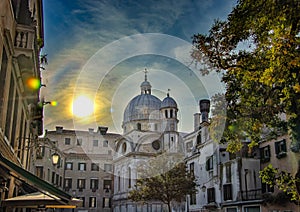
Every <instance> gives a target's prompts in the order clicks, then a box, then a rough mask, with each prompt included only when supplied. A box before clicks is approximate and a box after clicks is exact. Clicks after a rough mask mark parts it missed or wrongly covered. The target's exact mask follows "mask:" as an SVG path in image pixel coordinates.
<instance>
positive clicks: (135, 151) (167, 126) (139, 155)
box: [113, 71, 184, 212]
mask: <svg viewBox="0 0 300 212" xmlns="http://www.w3.org/2000/svg"><path fill="white" fill-rule="evenodd" d="M140 88H141V93H140V94H139V95H137V96H135V97H134V98H133V99H132V100H131V101H130V102H129V103H128V105H127V107H126V109H125V111H124V117H123V123H122V128H123V135H122V137H121V138H120V139H118V140H117V141H116V154H115V156H114V159H113V163H114V175H115V179H114V196H113V207H114V211H115V212H121V211H162V210H163V207H165V206H164V205H163V204H162V203H161V202H148V203H147V204H143V205H141V204H139V203H135V202H132V201H131V200H130V199H128V193H129V191H130V190H131V189H133V187H134V185H135V182H136V179H137V178H138V171H137V167H138V166H140V165H143V164H145V163H147V161H148V160H149V159H153V158H154V157H156V156H158V155H160V154H161V153H163V152H164V153H165V152H167V153H171V154H172V153H174V154H179V155H182V159H183V156H184V152H183V149H184V144H183V138H182V136H181V134H180V133H179V132H178V122H179V120H178V118H177V114H178V107H177V103H176V101H175V100H174V99H173V98H172V97H170V95H169V93H168V94H167V96H166V97H165V98H164V99H163V100H160V99H159V98H157V97H156V96H154V95H153V94H152V93H151V84H150V82H149V81H148V80H147V72H146V71H145V80H144V81H143V82H142V83H141V85H140Z"/></svg>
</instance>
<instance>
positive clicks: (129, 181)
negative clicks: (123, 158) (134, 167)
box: [128, 167, 131, 188]
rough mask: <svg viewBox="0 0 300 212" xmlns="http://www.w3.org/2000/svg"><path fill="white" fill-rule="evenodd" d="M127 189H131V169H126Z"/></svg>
mask: <svg viewBox="0 0 300 212" xmlns="http://www.w3.org/2000/svg"><path fill="white" fill-rule="evenodd" d="M128 188H131V168H130V167H128Z"/></svg>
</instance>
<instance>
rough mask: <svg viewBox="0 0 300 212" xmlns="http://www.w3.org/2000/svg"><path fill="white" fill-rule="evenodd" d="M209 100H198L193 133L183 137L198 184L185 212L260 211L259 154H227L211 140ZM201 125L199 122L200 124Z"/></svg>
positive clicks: (245, 152) (188, 164) (189, 164)
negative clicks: (198, 107) (197, 111)
mask: <svg viewBox="0 0 300 212" xmlns="http://www.w3.org/2000/svg"><path fill="white" fill-rule="evenodd" d="M209 105H210V103H209V100H200V103H199V106H200V113H197V114H195V115H194V126H195V127H194V131H193V132H192V133H190V134H188V135H186V136H184V142H185V151H186V158H185V161H186V163H187V166H188V167H189V170H190V171H191V172H193V173H194V175H195V177H196V180H197V185H198V187H197V189H198V192H197V193H195V194H191V195H189V196H188V197H187V211H202V212H206V211H224V212H238V211H243V212H247V211H255V212H260V211H262V202H263V200H262V195H261V181H260V179H259V171H260V159H259V154H257V153H255V152H253V153H249V150H248V148H247V144H248V143H245V145H244V147H243V148H242V150H241V152H239V153H237V154H231V153H229V152H226V146H225V145H221V144H219V143H217V142H215V141H213V140H212V139H211V138H210V135H209V129H208V127H209V122H208V112H209ZM200 121H201V122H200Z"/></svg>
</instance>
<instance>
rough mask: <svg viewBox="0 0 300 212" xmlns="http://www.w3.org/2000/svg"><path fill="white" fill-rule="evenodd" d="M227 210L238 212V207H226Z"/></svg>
mask: <svg viewBox="0 0 300 212" xmlns="http://www.w3.org/2000/svg"><path fill="white" fill-rule="evenodd" d="M226 212H237V208H226Z"/></svg>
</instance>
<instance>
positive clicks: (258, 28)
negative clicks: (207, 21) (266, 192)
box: [192, 0, 300, 187]
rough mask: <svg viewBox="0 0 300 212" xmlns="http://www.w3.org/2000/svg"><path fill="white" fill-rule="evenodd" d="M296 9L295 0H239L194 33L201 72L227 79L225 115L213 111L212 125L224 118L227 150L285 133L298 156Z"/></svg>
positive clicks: (299, 16)
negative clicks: (220, 17) (221, 17)
mask: <svg viewBox="0 0 300 212" xmlns="http://www.w3.org/2000/svg"><path fill="white" fill-rule="evenodd" d="M299 11H300V1H299V0H257V1H252V0H239V1H238V3H237V5H236V6H235V7H234V8H233V10H232V12H231V13H230V14H229V15H228V18H227V20H225V21H220V20H216V21H215V23H214V24H213V26H212V27H211V29H210V31H209V34H208V35H202V34H197V35H194V37H193V43H194V49H193V51H192V57H193V58H194V59H195V62H197V63H201V64H204V65H203V66H202V68H201V69H200V70H201V72H202V74H209V73H210V72H211V71H217V72H218V73H220V74H221V76H222V81H223V82H224V83H225V84H226V92H225V99H226V105H225V108H226V110H227V112H226V115H224V113H220V114H218V115H216V117H215V118H214V119H212V125H211V126H212V127H213V129H212V131H213V130H214V129H215V130H218V125H219V123H222V122H221V121H220V120H223V121H224V122H225V130H224V133H223V135H222V138H221V142H226V143H229V145H228V147H229V148H228V150H229V151H232V152H234V151H237V150H238V148H240V147H241V145H239V144H240V143H241V141H243V140H244V139H250V140H251V141H252V142H251V145H250V147H251V146H254V145H257V144H258V142H259V141H261V140H263V139H264V140H269V139H272V138H275V137H277V136H279V135H284V134H288V135H289V136H290V138H291V141H292V146H291V149H292V151H293V152H295V153H296V155H298V159H299V155H300V154H299V151H300V84H299V83H300V32H299V29H300V13H299ZM217 99H218V98H217ZM216 120H217V121H216ZM214 122H215V123H214ZM215 134H216V135H218V133H215ZM299 164H300V162H299V161H298V165H299ZM299 167H300V166H299ZM299 170H300V169H299V168H298V173H299ZM294 171H295V172H297V170H294ZM277 182H278V181H277ZM279 187H280V186H279Z"/></svg>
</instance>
